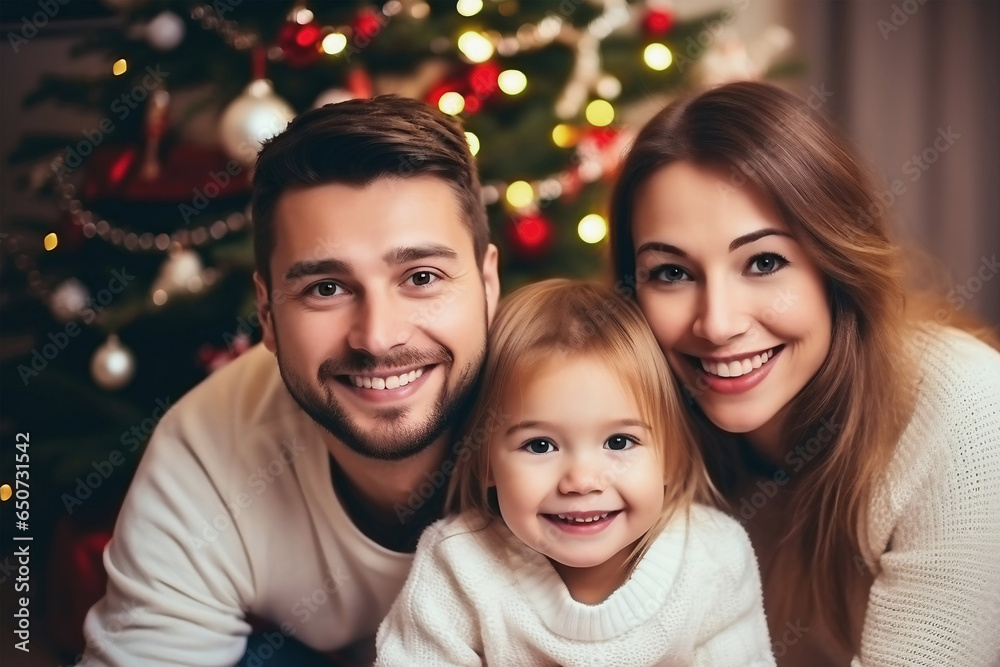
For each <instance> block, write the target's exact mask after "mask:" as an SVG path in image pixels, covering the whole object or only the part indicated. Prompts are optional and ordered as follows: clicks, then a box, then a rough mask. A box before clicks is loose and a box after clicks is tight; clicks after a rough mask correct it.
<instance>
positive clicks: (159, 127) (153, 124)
mask: <svg viewBox="0 0 1000 667" xmlns="http://www.w3.org/2000/svg"><path fill="white" fill-rule="evenodd" d="M169 114H170V93H168V92H167V91H165V90H163V89H162V88H159V89H157V90H154V91H153V94H152V95H150V97H149V102H147V104H146V118H145V122H144V124H143V132H144V133H145V135H146V143H145V146H143V153H142V168H141V169H140V170H139V177H140V178H142V179H143V180H145V181H155V180H156V179H157V178H159V177H160V145H161V144H162V142H163V136H164V135H165V134H166V133H167V128H168V127H169V125H170V121H169Z"/></svg>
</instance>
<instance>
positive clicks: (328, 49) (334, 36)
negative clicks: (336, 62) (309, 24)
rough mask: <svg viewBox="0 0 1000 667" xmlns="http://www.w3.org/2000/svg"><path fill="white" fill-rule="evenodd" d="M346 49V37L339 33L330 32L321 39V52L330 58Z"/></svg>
mask: <svg viewBox="0 0 1000 667" xmlns="http://www.w3.org/2000/svg"><path fill="white" fill-rule="evenodd" d="M346 47H347V37H346V36H345V35H343V34H341V33H339V32H331V33H330V34H329V35H327V36H326V37H324V38H323V52H324V53H328V54H330V55H331V56H332V55H334V54H336V53H340V52H341V51H343V50H344V49H345V48H346Z"/></svg>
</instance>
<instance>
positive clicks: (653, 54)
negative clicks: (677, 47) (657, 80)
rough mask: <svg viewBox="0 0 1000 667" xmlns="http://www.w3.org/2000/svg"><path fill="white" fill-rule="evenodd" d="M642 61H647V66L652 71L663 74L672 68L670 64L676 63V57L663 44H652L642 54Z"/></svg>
mask: <svg viewBox="0 0 1000 667" xmlns="http://www.w3.org/2000/svg"><path fill="white" fill-rule="evenodd" d="M642 59H643V60H645V61H646V65H648V66H649V68H650V69H654V70H656V71H657V72H662V71H663V70H665V69H667V68H668V67H670V63H672V62H673V61H674V55H673V54H672V53H670V49H668V48H667V47H666V46H665V45H663V44H650V45H649V46H647V47H646V50H645V51H643V52H642Z"/></svg>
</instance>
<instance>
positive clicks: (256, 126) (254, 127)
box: [219, 79, 295, 167]
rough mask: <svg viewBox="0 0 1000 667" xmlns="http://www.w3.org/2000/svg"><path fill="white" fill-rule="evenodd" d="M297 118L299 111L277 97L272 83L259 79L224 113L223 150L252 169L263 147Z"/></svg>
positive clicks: (221, 121)
mask: <svg viewBox="0 0 1000 667" xmlns="http://www.w3.org/2000/svg"><path fill="white" fill-rule="evenodd" d="M293 118H295V109H293V108H292V107H291V105H289V104H288V102H286V101H285V100H283V99H281V98H280V97H278V96H277V95H276V94H275V93H274V87H273V86H272V85H271V82H270V81H268V80H267V79H256V80H255V81H253V82H252V83H251V84H250V85H249V86H247V87H246V88H245V89H244V91H243V92H242V93H241V94H240V96H239V97H237V98H236V99H235V100H233V101H232V102H230V103H229V106H227V107H226V110H225V111H223V112H222V119H221V120H220V121H219V135H220V139H221V141H222V147H223V148H224V149H225V151H226V153H227V154H228V155H229V156H230V157H232V158H234V159H236V160H237V161H238V162H240V163H242V164H243V165H244V166H247V167H249V166H252V165H253V164H254V162H256V160H257V153H258V152H259V151H260V147H261V144H263V143H264V142H265V141H267V140H268V139H270V138H271V137H273V136H275V135H277V134H280V133H281V132H283V131H284V129H285V127H287V126H288V124H289V123H290V122H291V121H292V119H293Z"/></svg>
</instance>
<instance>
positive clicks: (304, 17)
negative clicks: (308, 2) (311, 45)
mask: <svg viewBox="0 0 1000 667" xmlns="http://www.w3.org/2000/svg"><path fill="white" fill-rule="evenodd" d="M312 20H313V13H312V11H311V10H309V9H307V8H305V7H302V8H301V9H299V10H297V11H296V12H295V22H296V23H298V24H299V25H305V24H307V23H312Z"/></svg>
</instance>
